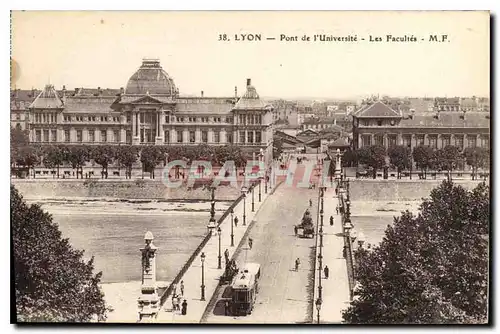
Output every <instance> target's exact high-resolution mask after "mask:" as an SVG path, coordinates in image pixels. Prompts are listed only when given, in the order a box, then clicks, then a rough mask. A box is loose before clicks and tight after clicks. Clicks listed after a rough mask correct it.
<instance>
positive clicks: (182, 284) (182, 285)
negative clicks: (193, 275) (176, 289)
mask: <svg viewBox="0 0 500 334" xmlns="http://www.w3.org/2000/svg"><path fill="white" fill-rule="evenodd" d="M181 295H182V296H183V297H184V281H181Z"/></svg>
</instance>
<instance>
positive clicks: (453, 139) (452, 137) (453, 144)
mask: <svg viewBox="0 0 500 334" xmlns="http://www.w3.org/2000/svg"><path fill="white" fill-rule="evenodd" d="M450 145H452V146H455V135H454V134H453V133H452V134H450Z"/></svg>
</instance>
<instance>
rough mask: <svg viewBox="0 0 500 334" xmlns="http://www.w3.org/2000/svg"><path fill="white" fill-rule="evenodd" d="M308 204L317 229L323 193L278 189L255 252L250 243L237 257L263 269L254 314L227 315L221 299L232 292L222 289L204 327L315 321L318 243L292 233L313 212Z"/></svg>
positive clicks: (254, 233)
mask: <svg viewBox="0 0 500 334" xmlns="http://www.w3.org/2000/svg"><path fill="white" fill-rule="evenodd" d="M298 172H299V171H298ZM297 174H301V173H300V172H299V173H297ZM309 199H312V201H313V206H312V208H310V210H311V214H312V216H313V218H314V223H315V224H316V216H317V208H318V205H317V204H318V189H317V188H316V189H308V188H298V187H296V186H291V185H286V184H282V185H281V186H280V187H279V188H278V189H277V190H276V192H275V194H274V195H273V198H272V200H269V201H266V202H265V203H264V205H263V206H262V208H261V209H260V211H259V213H258V214H257V216H256V217H255V220H256V222H255V223H254V225H253V226H252V228H251V230H250V233H249V237H251V238H252V239H253V247H252V249H249V246H248V242H247V240H245V243H244V245H243V247H242V248H241V249H240V251H239V254H237V258H236V262H237V264H238V265H239V266H241V265H243V264H244V263H247V262H257V263H259V264H260V265H261V278H260V282H259V293H258V294H257V299H256V303H255V305H254V310H253V312H252V314H250V315H248V316H239V317H235V316H225V315H224V302H223V299H222V298H229V291H230V289H229V288H227V287H228V285H223V286H220V287H219V288H218V289H217V291H216V292H215V293H216V294H217V302H216V303H215V304H214V305H212V307H211V308H209V309H208V310H207V312H206V316H205V319H203V322H207V323H236V324H237V323H260V324H262V323H273V324H277V323H304V322H311V320H312V319H311V314H312V309H311V307H312V306H313V304H312V295H313V291H312V290H313V280H314V265H313V256H314V255H313V252H314V248H315V238H312V239H307V238H299V237H296V236H295V235H294V229H293V226H294V225H296V224H298V223H299V222H300V220H301V218H302V215H303V214H304V211H305V210H306V209H307V208H308V207H309ZM296 258H299V259H300V262H301V265H300V268H299V271H298V272H296V271H295V268H294V266H295V259H296Z"/></svg>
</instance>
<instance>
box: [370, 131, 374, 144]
mask: <svg viewBox="0 0 500 334" xmlns="http://www.w3.org/2000/svg"><path fill="white" fill-rule="evenodd" d="M370 136H371V138H370V145H375V135H374V134H373V133H372V134H370Z"/></svg>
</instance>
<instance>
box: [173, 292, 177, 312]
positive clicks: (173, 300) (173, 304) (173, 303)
mask: <svg viewBox="0 0 500 334" xmlns="http://www.w3.org/2000/svg"><path fill="white" fill-rule="evenodd" d="M175 309H176V307H175V295H172V312H175Z"/></svg>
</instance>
